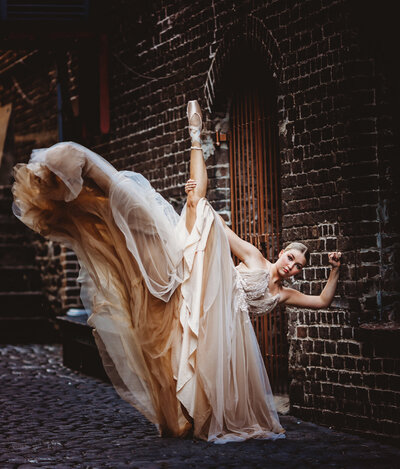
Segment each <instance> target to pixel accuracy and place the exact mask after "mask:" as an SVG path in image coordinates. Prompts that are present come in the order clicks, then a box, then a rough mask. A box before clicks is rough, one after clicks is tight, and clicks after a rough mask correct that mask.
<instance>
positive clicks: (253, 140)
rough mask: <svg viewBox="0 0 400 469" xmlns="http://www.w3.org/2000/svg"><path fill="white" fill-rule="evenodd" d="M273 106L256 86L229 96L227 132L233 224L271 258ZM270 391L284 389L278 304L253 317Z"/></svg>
mask: <svg viewBox="0 0 400 469" xmlns="http://www.w3.org/2000/svg"><path fill="white" fill-rule="evenodd" d="M275 115H276V111H275V105H274V103H273V101H272V96H268V94H263V93H262V92H261V91H260V88H259V87H258V88H254V89H249V90H247V91H244V90H243V88H242V89H241V90H240V92H239V93H236V94H234V95H233V99H232V110H231V126H230V135H229V150H230V171H231V210H232V229H233V230H234V231H235V233H237V234H238V235H239V236H240V237H241V238H242V239H245V240H247V241H249V242H251V243H252V244H254V245H255V246H257V247H258V248H259V249H260V250H261V251H262V253H263V255H264V256H265V257H266V258H267V259H268V260H270V261H271V262H275V260H276V259H277V257H278V252H279V250H280V230H281V226H280V225H281V203H280V186H279V179H280V178H279V148H278V134H277V122H276V117H275ZM253 326H254V329H255V332H256V335H257V338H258V342H259V345H260V349H261V353H262V355H263V358H264V362H265V366H266V369H267V372H268V376H269V378H270V381H271V387H272V390H273V392H275V393H286V392H287V390H288V386H287V380H288V346H287V318H286V315H285V312H284V308H283V307H280V306H278V307H277V308H275V309H274V310H273V311H272V312H271V313H270V314H268V315H265V316H262V317H259V318H255V319H253Z"/></svg>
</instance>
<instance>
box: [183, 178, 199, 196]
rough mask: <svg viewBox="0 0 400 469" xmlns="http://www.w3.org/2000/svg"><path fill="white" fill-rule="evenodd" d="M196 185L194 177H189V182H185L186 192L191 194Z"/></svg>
mask: <svg viewBox="0 0 400 469" xmlns="http://www.w3.org/2000/svg"><path fill="white" fill-rule="evenodd" d="M196 186H197V182H196V181H195V180H194V179H188V181H187V183H186V184H185V192H186V194H189V192H190V191H192V190H194V189H195V188H196Z"/></svg>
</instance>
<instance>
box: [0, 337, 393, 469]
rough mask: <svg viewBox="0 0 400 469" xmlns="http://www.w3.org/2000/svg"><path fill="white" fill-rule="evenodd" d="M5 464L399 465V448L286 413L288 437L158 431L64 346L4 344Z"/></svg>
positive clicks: (0, 461) (0, 448) (0, 358)
mask: <svg viewBox="0 0 400 469" xmlns="http://www.w3.org/2000/svg"><path fill="white" fill-rule="evenodd" d="M0 376H1V377H0V412H1V417H0V425H1V429H0V432H1V433H0V468H1V469H6V468H18V469H23V468H34V467H39V468H52V469H55V468H128V467H129V468H145V469H156V468H185V469H186V468H191V467H193V468H222V467H232V468H233V467H235V468H247V467H254V468H296V469H298V468H321V467H323V468H325V467H333V468H350V467H351V468H352V469H356V468H360V469H365V468H394V467H396V468H397V467H399V466H398V460H399V457H400V449H397V448H395V447H393V446H390V445H384V444H382V443H379V442H376V441H373V440H369V439H365V438H362V437H358V436H353V435H350V434H347V433H341V432H337V431H333V430H331V429H329V428H326V427H321V426H318V425H315V424H312V423H307V422H302V421H298V420H297V419H296V418H294V417H293V416H282V417H281V421H282V424H283V426H284V427H285V428H286V430H287V438H286V439H281V440H276V441H265V440H264V441H262V440H258V441H257V440H253V441H248V442H244V443H230V444H226V445H214V444H211V443H207V442H203V441H196V440H179V439H170V438H165V439H164V438H160V437H159V436H158V434H157V432H156V430H155V427H154V426H153V425H152V424H150V423H149V422H148V421H146V420H145V419H144V418H143V417H142V416H141V415H140V414H138V412H136V411H135V410H134V409H133V408H132V407H131V406H130V405H129V404H127V403H126V402H124V401H123V400H122V399H120V398H119V396H118V395H117V394H116V393H115V391H114V389H113V387H112V386H111V385H109V384H107V383H103V382H102V381H100V380H97V379H94V378H90V377H87V376H84V375H82V374H79V373H76V372H73V371H71V370H69V369H67V368H65V367H63V365H62V359H61V346H59V345H44V346H43V345H24V346H11V345H7V346H0Z"/></svg>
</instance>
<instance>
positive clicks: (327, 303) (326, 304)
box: [319, 296, 332, 308]
mask: <svg viewBox="0 0 400 469" xmlns="http://www.w3.org/2000/svg"><path fill="white" fill-rule="evenodd" d="M319 298H320V304H319V308H329V306H330V305H331V303H332V301H329V300H327V299H326V298H323V297H322V296H320V297H319Z"/></svg>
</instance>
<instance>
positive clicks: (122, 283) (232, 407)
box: [13, 142, 285, 443]
mask: <svg viewBox="0 0 400 469" xmlns="http://www.w3.org/2000/svg"><path fill="white" fill-rule="evenodd" d="M13 194H14V204H13V210H14V213H15V215H16V216H17V217H18V218H19V219H20V220H21V221H22V222H23V223H25V224H26V225H27V226H29V227H30V228H32V229H33V230H35V231H37V232H39V233H41V234H42V235H43V236H45V237H47V238H49V239H52V240H54V241H57V242H61V243H63V244H64V245H67V246H69V247H70V248H72V249H73V250H74V251H75V253H76V255H77V257H78V259H79V263H80V266H81V271H80V276H79V279H78V280H79V281H80V283H81V297H82V301H83V303H84V305H85V307H86V308H87V309H88V310H90V312H91V314H90V317H89V319H88V324H89V325H90V326H92V327H93V334H94V337H95V340H96V344H97V346H98V349H99V352H100V355H101V357H102V361H103V364H104V368H105V370H106V372H107V373H108V375H109V377H110V379H111V382H112V383H113V385H114V387H115V388H116V390H117V392H118V393H119V394H120V396H121V397H122V398H123V399H125V400H126V401H128V402H129V403H130V404H131V405H133V406H134V407H135V408H137V409H138V410H139V411H140V412H141V413H142V414H143V415H144V416H146V417H147V418H148V420H150V421H151V422H153V423H154V424H155V425H156V426H157V427H158V429H159V431H160V433H161V435H163V436H177V437H183V436H185V435H187V434H190V432H193V435H194V436H195V437H197V438H201V439H205V440H208V441H214V442H216V443H225V442H228V441H242V440H245V439H248V438H262V439H275V438H284V437H285V434H284V433H285V430H284V429H283V428H282V426H281V425H280V423H279V418H278V415H277V412H276V408H275V404H274V400H273V396H272V392H271V387H270V384H269V380H268V376H267V373H266V371H265V367H264V363H263V360H262V356H261V353H260V350H259V346H258V343H257V340H256V336H255V333H254V330H253V327H252V324H251V321H250V318H249V314H257V313H260V312H263V313H265V312H268V311H270V310H272V309H273V308H274V307H275V306H276V304H277V302H278V300H279V297H278V295H277V296H271V294H270V293H269V290H268V278H269V272H268V270H257V271H246V270H245V269H243V266H239V267H238V268H235V266H234V264H233V262H232V258H231V253H230V248H229V243H228V239H227V237H226V234H225V232H224V228H223V225H222V222H221V220H220V218H219V216H218V215H217V214H216V212H215V211H214V210H213V208H212V207H211V205H210V204H209V202H208V201H207V200H206V199H205V198H203V199H201V200H200V202H199V203H198V205H197V212H196V222H195V225H194V228H193V230H192V231H191V233H188V231H187V230H186V226H185V208H184V209H183V212H182V214H181V215H180V216H179V215H178V214H177V213H176V212H175V210H174V209H173V207H172V206H171V205H170V204H169V203H168V202H167V201H166V200H165V199H163V198H162V197H161V195H160V194H158V193H157V192H156V191H155V190H154V189H153V188H152V187H151V185H150V184H149V182H148V181H147V180H146V179H145V178H144V177H143V176H141V175H140V174H138V173H134V172H129V171H122V172H119V171H117V170H116V169H115V168H114V167H113V166H112V165H110V164H109V163H108V162H107V161H106V160H104V159H103V158H101V157H100V156H99V155H97V154H95V153H93V152H92V151H90V150H88V149H87V148H85V147H82V146H81V145H78V144H75V143H72V142H62V143H59V144H56V145H54V146H52V147H50V148H48V149H41V150H35V151H34V152H33V153H32V156H31V159H30V161H29V163H28V164H19V165H17V166H16V168H15V183H14V186H13Z"/></svg>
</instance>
